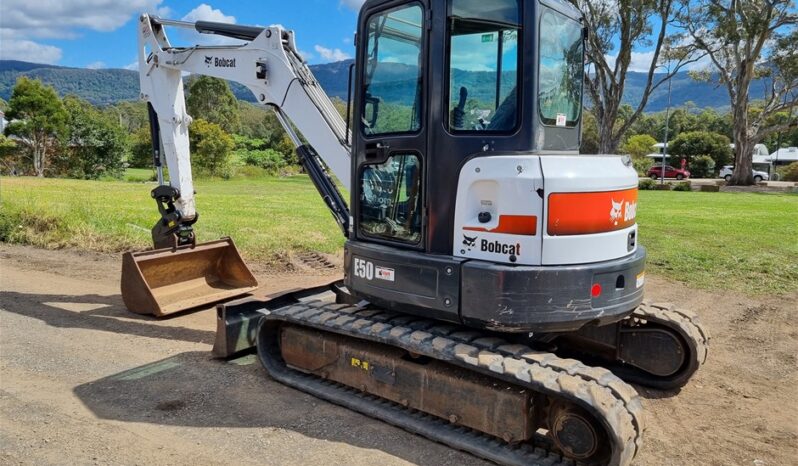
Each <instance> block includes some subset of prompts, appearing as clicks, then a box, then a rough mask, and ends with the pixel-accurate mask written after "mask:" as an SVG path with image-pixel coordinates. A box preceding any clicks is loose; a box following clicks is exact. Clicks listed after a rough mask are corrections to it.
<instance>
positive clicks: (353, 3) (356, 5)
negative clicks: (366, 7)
mask: <svg viewBox="0 0 798 466" xmlns="http://www.w3.org/2000/svg"><path fill="white" fill-rule="evenodd" d="M364 3H366V0H340V5H342V6H345V7H347V8H349V9H350V10H352V11H360V7H362V6H363V4H364Z"/></svg>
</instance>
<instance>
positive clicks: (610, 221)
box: [547, 188, 637, 236]
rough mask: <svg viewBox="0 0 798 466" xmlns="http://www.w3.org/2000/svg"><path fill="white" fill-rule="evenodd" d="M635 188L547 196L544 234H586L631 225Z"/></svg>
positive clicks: (633, 222)
mask: <svg viewBox="0 0 798 466" xmlns="http://www.w3.org/2000/svg"><path fill="white" fill-rule="evenodd" d="M636 213H637V188H633V189H627V190H623V191H607V192H601V193H555V194H552V195H550V196H549V221H548V226H547V229H548V233H549V235H551V236H556V235H589V234H593V233H604V232H608V231H616V230H622V229H624V228H628V227H630V226H632V225H634V224H635V217H636Z"/></svg>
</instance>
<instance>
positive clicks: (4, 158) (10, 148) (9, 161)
mask: <svg viewBox="0 0 798 466" xmlns="http://www.w3.org/2000/svg"><path fill="white" fill-rule="evenodd" d="M16 148H17V144H16V143H15V142H14V141H13V140H12V139H9V138H7V137H5V135H3V134H0V167H2V169H3V170H2V171H3V172H6V173H10V174H16V172H17V153H16Z"/></svg>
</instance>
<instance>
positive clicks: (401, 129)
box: [122, 0, 709, 465]
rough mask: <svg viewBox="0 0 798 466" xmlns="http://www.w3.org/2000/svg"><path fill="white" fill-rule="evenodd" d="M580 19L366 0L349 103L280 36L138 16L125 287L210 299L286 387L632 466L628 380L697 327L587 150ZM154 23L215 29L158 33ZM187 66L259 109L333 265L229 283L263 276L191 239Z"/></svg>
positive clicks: (691, 354)
mask: <svg viewBox="0 0 798 466" xmlns="http://www.w3.org/2000/svg"><path fill="white" fill-rule="evenodd" d="M581 17H582V15H581V13H580V12H579V11H578V10H577V9H575V8H574V7H572V6H570V5H569V4H567V3H565V2H563V1H561V0H527V1H521V0H495V1H490V2H486V1H478V0H446V1H443V0H441V1H432V0H368V1H366V2H365V4H364V5H363V7H362V9H361V11H360V14H359V18H358V24H357V35H356V41H355V42H356V53H357V55H356V59H355V61H354V64H353V65H352V66H351V67H350V69H349V77H348V78H349V84H350V87H349V89H350V95H349V98H348V99H347V117H346V118H342V117H341V116H340V115H339V113H338V112H337V111H336V109H335V108H334V106H333V104H332V103H331V100H330V98H329V97H328V96H327V94H326V93H325V92H324V90H323V89H322V88H321V86H320V85H319V82H318V81H317V80H316V79H315V77H314V76H313V73H312V72H311V70H310V69H309V67H308V66H307V64H306V62H305V60H303V58H302V55H301V54H300V53H299V51H298V49H297V46H296V43H295V36H294V33H293V32H292V31H289V30H286V29H284V28H283V27H282V26H279V25H275V26H269V27H252V26H243V25H237V24H222V23H213V22H205V21H198V22H184V21H174V20H167V19H161V18H157V17H152V16H148V15H142V16H141V17H140V21H139V23H138V25H137V29H138V57H139V71H140V81H141V98H142V99H143V100H144V101H146V102H147V104H148V109H149V115H150V123H151V132H152V136H153V138H152V140H153V158H154V163H155V167H156V170H157V171H158V174H159V182H160V183H159V186H158V187H156V188H155V189H154V190H153V192H152V197H153V198H154V199H155V200H156V203H157V205H158V208H159V211H160V214H161V218H160V219H159V220H158V222H157V223H156V225H155V227H154V228H153V240H154V244H155V246H156V249H154V250H152V251H147V252H139V253H128V254H126V255H125V257H124V259H123V273H122V295H123V298H124V300H125V303H126V305H127V306H128V308H129V309H130V310H132V311H134V312H140V313H146V314H154V315H156V316H162V315H169V314H172V313H175V312H181V311H185V310H186V309H190V308H193V307H196V306H200V305H203V304H209V303H218V304H217V307H216V312H217V333H216V341H215V344H214V348H213V351H214V353H215V354H216V355H217V356H219V357H221V358H229V357H232V356H235V355H238V354H241V353H242V352H245V351H253V350H254V351H256V352H257V355H258V358H259V360H260V362H261V363H262V365H263V367H264V368H265V370H266V372H267V373H268V374H269V376H270V377H272V378H273V379H275V380H277V381H279V382H281V383H283V384H286V385H288V386H291V387H294V388H296V389H298V390H301V391H303V392H306V393H309V394H312V395H314V396H316V397H319V398H321V399H324V400H328V401H330V402H332V403H335V404H338V405H341V406H344V407H347V408H350V409H352V410H355V411H358V412H360V413H363V414H365V415H368V416H371V417H374V418H377V419H380V420H383V421H385V422H387V423H391V424H393V425H396V426H398V427H400V428H403V429H406V430H408V431H410V432H413V433H416V434H419V435H422V436H425V437H427V438H430V439H432V440H434V441H437V442H441V443H443V444H446V445H448V446H450V447H452V448H455V449H459V450H463V451H466V452H470V453H471V454H473V455H476V456H478V457H481V458H484V459H487V460H490V461H493V462H496V463H499V464H539V465H576V464H587V465H599V464H601V465H604V464H610V465H628V464H630V463H631V462H632V461H633V459H634V458H635V455H636V454H637V453H638V452H639V451H640V448H641V446H642V438H643V431H644V428H645V427H644V419H643V412H642V406H641V402H640V398H639V395H638V393H637V392H636V390H635V388H633V387H632V385H630V384H632V383H634V384H639V385H641V386H647V387H653V388H655V389H660V390H678V389H679V388H680V387H682V386H684V385H685V384H686V383H687V382H688V381H689V379H690V378H691V377H692V376H693V374H694V373H695V372H696V371H697V370H698V368H699V367H700V366H701V365H702V364H703V363H704V362H705V359H706V356H707V347H708V343H709V335H708V333H707V331H706V330H705V329H704V327H703V326H702V325H701V323H700V321H699V319H698V318H697V316H696V315H695V314H694V313H692V312H690V311H687V310H683V309H680V308H677V307H674V306H672V305H666V304H655V303H650V302H647V301H645V302H644V301H643V292H644V288H645V258H646V251H645V248H644V247H643V246H641V245H640V244H639V241H638V240H639V237H638V226H637V223H636V214H637V182H638V177H637V174H636V172H635V169H634V168H633V167H632V161H631V159H630V158H629V157H628V156H618V155H580V154H579V150H578V149H579V145H580V137H581V136H580V131H581V124H582V120H583V118H582V112H583V107H582V94H583V77H584V73H585V64H584V43H585V30H584V26H583V24H582V20H581ZM167 28H182V29H191V30H193V31H194V32H198V33H200V34H213V35H216V36H220V37H222V38H227V39H230V41H231V44H230V45H217V46H202V45H197V46H190V47H177V46H172V45H171V44H170V42H169V39H168V37H167V35H166V32H165V31H166V29H167ZM186 72H187V73H193V74H201V75H208V76H213V77H217V78H221V79H225V80H228V81H232V82H237V83H240V84H242V85H243V86H245V87H246V88H248V89H249V90H250V91H252V93H253V95H254V96H255V99H256V100H257V102H259V104H260V105H263V106H264V107H267V108H269V109H271V110H273V111H274V113H275V115H276V118H277V120H278V121H279V122H280V123H281V124H282V126H283V128H284V129H285V131H286V133H287V134H288V135H289V137H290V138H291V140H292V141H293V143H294V144H295V146H296V153H297V156H298V158H299V161H300V162H301V164H302V166H303V167H304V171H305V172H306V173H307V175H308V177H309V179H310V180H311V181H312V183H313V185H314V186H315V188H316V189H317V190H318V192H319V194H320V195H321V197H322V199H323V201H324V202H325V204H326V206H327V207H328V208H329V210H330V212H331V213H332V216H333V218H334V219H335V221H336V223H337V224H338V226H339V227H340V229H341V233H342V234H343V235H344V237H345V245H344V276H343V280H339V281H336V282H333V283H330V284H328V285H325V286H319V287H312V288H307V289H300V290H294V291H290V292H284V293H281V294H276V295H272V296H269V297H267V298H256V297H254V296H252V295H249V296H245V295H247V294H248V293H250V292H251V291H252V290H254V289H255V288H256V287H257V286H258V283H257V281H256V280H255V279H254V277H253V276H252V274H251V272H250V271H249V269H248V268H247V267H246V265H245V264H244V262H243V260H242V259H241V256H240V255H239V253H238V251H237V250H236V248H235V245H234V243H233V242H232V241H231V240H230V239H229V238H226V239H222V240H217V241H212V242H210V243H197V242H196V238H195V231H194V225H195V222H197V220H198V214H197V210H196V206H195V198H194V194H195V193H194V187H193V184H192V174H191V163H190V153H189V143H188V132H189V131H190V123H191V121H192V119H191V117H190V116H189V115H188V114H187V112H186V107H185V101H184V93H183V92H184V91H183V81H182V74H183V73H186ZM162 159H163V160H165V162H166V167H167V168H168V182H167V181H166V180H165V179H164V178H165V176H164V170H163V162H162ZM339 188H344V189H346V190H348V192H349V193H350V196H349V202H347V200H346V199H345V198H344V196H343V194H342V190H340V189H339ZM282 221H284V222H291V218H285V219H282ZM298 234H301V233H298ZM240 296H244V297H243V298H238V299H235V300H231V299H232V298H236V297H240Z"/></svg>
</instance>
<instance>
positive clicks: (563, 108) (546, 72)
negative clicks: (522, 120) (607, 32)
mask: <svg viewBox="0 0 798 466" xmlns="http://www.w3.org/2000/svg"><path fill="white" fill-rule="evenodd" d="M582 48H583V45H582V26H581V25H580V24H579V23H578V22H576V21H574V20H572V19H570V18H566V17H565V16H563V15H561V14H559V13H555V12H554V11H551V10H546V11H545V12H544V13H543V15H542V17H541V20H540V93H539V105H540V116H541V119H542V120H543V123H545V124H547V125H556V126H574V125H576V123H577V121H579V116H580V112H581V107H582V105H581V103H582V78H583V76H584V73H585V67H584V59H583V53H582Z"/></svg>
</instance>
